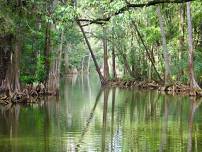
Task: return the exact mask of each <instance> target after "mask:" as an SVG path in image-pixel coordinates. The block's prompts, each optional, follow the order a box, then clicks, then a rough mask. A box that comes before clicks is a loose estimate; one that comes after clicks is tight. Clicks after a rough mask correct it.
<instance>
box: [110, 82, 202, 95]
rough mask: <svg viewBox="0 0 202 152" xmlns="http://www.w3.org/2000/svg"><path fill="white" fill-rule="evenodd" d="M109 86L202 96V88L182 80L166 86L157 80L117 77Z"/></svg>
mask: <svg viewBox="0 0 202 152" xmlns="http://www.w3.org/2000/svg"><path fill="white" fill-rule="evenodd" d="M107 86H110V87H119V88H125V89H127V88H139V89H146V90H158V91H159V92H164V93H167V94H170V95H187V96H197V97H202V90H196V89H191V88H190V86H189V85H185V84H182V83H180V82H174V83H170V84H169V85H166V86H165V85H164V84H162V83H158V82H155V81H135V80H123V79H115V80H110V81H108V83H107Z"/></svg>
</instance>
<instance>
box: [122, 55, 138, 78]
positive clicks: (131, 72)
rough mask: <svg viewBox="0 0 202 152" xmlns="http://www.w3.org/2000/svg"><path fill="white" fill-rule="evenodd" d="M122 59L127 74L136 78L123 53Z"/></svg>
mask: <svg viewBox="0 0 202 152" xmlns="http://www.w3.org/2000/svg"><path fill="white" fill-rule="evenodd" d="M122 57H123V62H124V66H125V69H126V70H127V72H128V73H129V74H130V76H131V77H133V78H134V77H135V76H134V73H133V71H132V70H131V69H130V66H129V63H128V60H127V57H126V54H124V53H123V54H122Z"/></svg>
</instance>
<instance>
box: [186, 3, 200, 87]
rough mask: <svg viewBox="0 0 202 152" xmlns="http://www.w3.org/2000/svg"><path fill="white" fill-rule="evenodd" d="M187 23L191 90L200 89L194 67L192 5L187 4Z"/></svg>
mask: <svg viewBox="0 0 202 152" xmlns="http://www.w3.org/2000/svg"><path fill="white" fill-rule="evenodd" d="M187 23H188V44H189V58H188V60H189V81H190V87H191V89H200V87H199V85H198V83H197V82H196V80H195V76H194V67H193V51H194V48H193V37H192V19H191V3H190V2H187Z"/></svg>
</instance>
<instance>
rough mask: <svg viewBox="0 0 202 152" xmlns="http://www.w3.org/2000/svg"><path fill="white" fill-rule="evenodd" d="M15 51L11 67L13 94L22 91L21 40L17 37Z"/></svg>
mask: <svg viewBox="0 0 202 152" xmlns="http://www.w3.org/2000/svg"><path fill="white" fill-rule="evenodd" d="M15 41H16V42H15V50H14V53H13V55H12V58H11V67H10V78H11V79H10V84H9V85H10V86H9V87H10V89H11V91H13V92H17V91H20V80H19V78H20V55H21V42H20V38H19V37H17V36H16V39H15Z"/></svg>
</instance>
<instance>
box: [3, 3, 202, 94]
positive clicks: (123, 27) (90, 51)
mask: <svg viewBox="0 0 202 152" xmlns="http://www.w3.org/2000/svg"><path fill="white" fill-rule="evenodd" d="M190 1H191V0H159V1H157V0H153V1H146V0H140V1H137V0H128V1H124V0H102V1H97V0H77V1H76V0H74V1H70V0H45V1H44V0H29V1H26V0H0V4H1V5H0V88H1V89H2V90H6V89H9V90H10V91H11V92H16V91H20V90H21V88H22V86H24V85H26V84H33V83H43V84H44V85H45V87H46V88H47V89H48V90H49V91H54V90H57V89H58V88H59V80H60V77H61V76H63V75H65V74H67V73H78V72H87V73H88V72H90V71H94V70H96V71H97V73H98V75H99V77H100V80H101V83H102V84H105V83H107V81H109V80H111V79H116V78H117V77H121V78H122V79H126V80H130V79H134V80H138V81H145V80H147V81H158V82H163V83H164V84H169V83H171V82H177V81H178V82H181V83H183V84H188V85H190V86H191V87H193V88H197V89H198V88H199V85H201V84H202V68H201V67H202V60H201V59H202V9H201V8H202V3H201V2H200V0H195V1H191V2H190ZM198 84H199V85H198Z"/></svg>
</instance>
